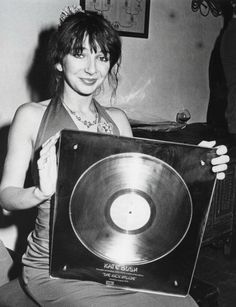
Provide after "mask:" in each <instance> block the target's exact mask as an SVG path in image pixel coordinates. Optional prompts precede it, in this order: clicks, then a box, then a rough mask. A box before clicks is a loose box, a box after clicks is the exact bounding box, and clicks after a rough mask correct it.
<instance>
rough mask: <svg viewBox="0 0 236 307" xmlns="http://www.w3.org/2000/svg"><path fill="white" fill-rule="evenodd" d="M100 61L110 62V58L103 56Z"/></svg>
mask: <svg viewBox="0 0 236 307" xmlns="http://www.w3.org/2000/svg"><path fill="white" fill-rule="evenodd" d="M99 60H100V61H101V62H108V61H109V58H108V56H104V55H102V56H100V57H99Z"/></svg>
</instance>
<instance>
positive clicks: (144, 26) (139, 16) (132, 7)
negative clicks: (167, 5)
mask: <svg viewBox="0 0 236 307" xmlns="http://www.w3.org/2000/svg"><path fill="white" fill-rule="evenodd" d="M80 4H81V6H82V8H83V9H84V10H85V11H93V12H98V13H99V14H102V15H103V16H104V17H105V18H106V19H108V20H109V21H110V22H111V23H112V25H113V26H114V28H115V29H116V30H117V31H118V32H119V34H120V35H121V36H130V37H141V38H148V34H149V33H148V32H149V15H150V0H119V1H117V0H81V1H80Z"/></svg>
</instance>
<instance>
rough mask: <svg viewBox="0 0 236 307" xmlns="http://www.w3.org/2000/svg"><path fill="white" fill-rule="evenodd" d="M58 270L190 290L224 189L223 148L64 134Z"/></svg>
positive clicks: (54, 235) (53, 259)
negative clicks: (220, 179) (214, 203)
mask: <svg viewBox="0 0 236 307" xmlns="http://www.w3.org/2000/svg"><path fill="white" fill-rule="evenodd" d="M58 154H59V166H58V182H57V189H56V195H55V203H54V212H53V217H52V230H51V252H50V275H51V277H52V278H70V279H71V278H72V279H79V280H87V281H95V282H99V283H102V284H104V285H106V286H108V287H116V288H124V289H128V290H131V291H132V290H133V291H143V292H152V293H162V294H169V295H177V296H185V295H187V294H188V293H189V289H190V286H191V281H192V278H193V274H194V269H195V266H196V262H197V258H198V253H199V249H200V245H201V242H202V238H203V234H204V230H205V226H206V221H207V217H208V213H209V210H210V204H211V200H212V195H213V191H214V186H215V180H216V179H215V175H214V174H213V173H212V172H211V163H210V161H211V159H212V158H213V157H214V156H215V155H216V153H215V149H209V148H204V147H199V146H195V145H189V144H180V143H173V142H164V141H158V140H150V139H141V138H127V137H118V136H112V135H105V134H97V133H91V132H81V131H70V130H63V131H62V133H61V137H60V144H59V152H58Z"/></svg>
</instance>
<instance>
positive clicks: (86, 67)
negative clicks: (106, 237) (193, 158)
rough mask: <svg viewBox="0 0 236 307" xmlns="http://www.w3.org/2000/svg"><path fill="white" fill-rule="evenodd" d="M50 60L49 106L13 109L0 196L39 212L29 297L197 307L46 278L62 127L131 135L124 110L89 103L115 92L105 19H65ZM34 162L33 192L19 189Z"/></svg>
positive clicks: (61, 302)
mask: <svg viewBox="0 0 236 307" xmlns="http://www.w3.org/2000/svg"><path fill="white" fill-rule="evenodd" d="M50 58H51V61H52V64H53V66H54V68H55V72H56V81H57V82H56V90H55V94H54V96H53V98H52V100H51V101H44V102H41V103H28V104H25V105H23V106H21V107H20V108H19V109H18V110H17V112H16V115H15V117H14V120H13V123H12V126H11V131H10V135H9V149H8V154H7V158H6V162H5V167H4V174H3V179H2V183H1V192H0V201H1V203H2V207H3V208H5V209H7V210H19V209H27V208H31V207H35V206H37V207H38V216H37V219H36V222H35V229H34V231H33V232H32V233H31V234H30V235H29V238H28V248H27V250H26V252H25V254H24V256H23V260H22V262H23V280H24V282H25V287H26V289H27V291H28V292H29V293H30V294H31V295H32V297H34V298H35V299H36V301H38V302H39V303H40V305H42V306H115V307H118V306H145V305H146V306H149V307H150V306H181V307H183V306H196V303H195V302H194V301H193V299H192V298H191V297H190V296H187V297H186V298H177V297H168V296H162V295H156V294H145V293H136V292H129V291H126V290H117V289H111V288H108V287H106V286H104V285H101V284H98V283H95V282H87V281H78V280H68V279H51V278H50V277H49V215H50V201H51V197H52V196H53V194H54V193H55V185H56V178H57V165H56V149H55V147H56V146H55V144H56V142H57V139H58V137H59V133H58V131H60V130H62V129H63V128H67V129H79V130H86V131H92V132H103V133H110V134H115V135H122V136H127V137H131V136H132V132H131V128H130V125H129V123H128V120H127V118H126V115H125V114H124V113H123V112H122V111H121V110H119V109H116V108H104V107H102V106H100V105H99V104H98V103H97V102H96V101H95V99H94V96H95V94H96V93H97V92H98V91H99V89H100V88H101V87H102V85H103V83H104V81H105V80H106V79H107V78H108V80H109V81H110V84H111V86H112V87H113V92H115V90H116V87H117V73H118V68H119V64H120V58H121V42H120V38H119V36H118V35H117V33H116V32H115V31H114V29H113V28H112V27H111V25H110V23H109V22H108V21H107V20H105V19H104V18H103V17H102V16H100V15H96V14H92V13H84V12H82V11H80V10H76V11H75V12H72V11H71V10H70V11H69V14H65V13H64V14H63V16H62V18H61V24H60V25H59V27H58V31H57V33H56V36H55V37H54V40H53V44H52V46H51V49H50ZM38 152H39V154H38ZM218 152H219V154H220V155H221V156H220V157H218V158H215V159H214V160H213V161H212V162H213V164H215V166H214V167H213V171H215V172H219V173H218V176H219V177H222V178H223V176H224V173H223V171H224V170H225V169H226V167H227V166H226V164H225V162H227V161H228V156H225V155H222V154H224V153H225V152H226V150H225V147H220V148H219V149H218ZM19 161H20V162H21V163H19ZM31 161H32V165H33V169H34V174H35V176H34V179H35V186H33V187H30V188H23V185H24V180H25V176H26V171H27V169H28V166H29V163H30V162H31Z"/></svg>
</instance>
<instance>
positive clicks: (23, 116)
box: [11, 100, 49, 139]
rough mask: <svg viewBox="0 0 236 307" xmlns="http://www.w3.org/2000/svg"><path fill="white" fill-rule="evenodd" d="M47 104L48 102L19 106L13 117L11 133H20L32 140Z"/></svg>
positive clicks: (28, 103)
mask: <svg viewBox="0 0 236 307" xmlns="http://www.w3.org/2000/svg"><path fill="white" fill-rule="evenodd" d="M48 103H49V100H48V101H42V102H38V103H35V102H27V103H24V104H22V105H20V106H19V107H18V109H17V110H16V113H15V115H14V118H13V121H12V124H11V131H12V132H13V133H14V134H18V133H21V134H22V135H28V136H29V137H30V138H33V139H34V138H35V135H36V134H37V131H38V128H39V125H40V122H41V120H42V117H43V114H44V112H45V110H46V107H47V105H48Z"/></svg>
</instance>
